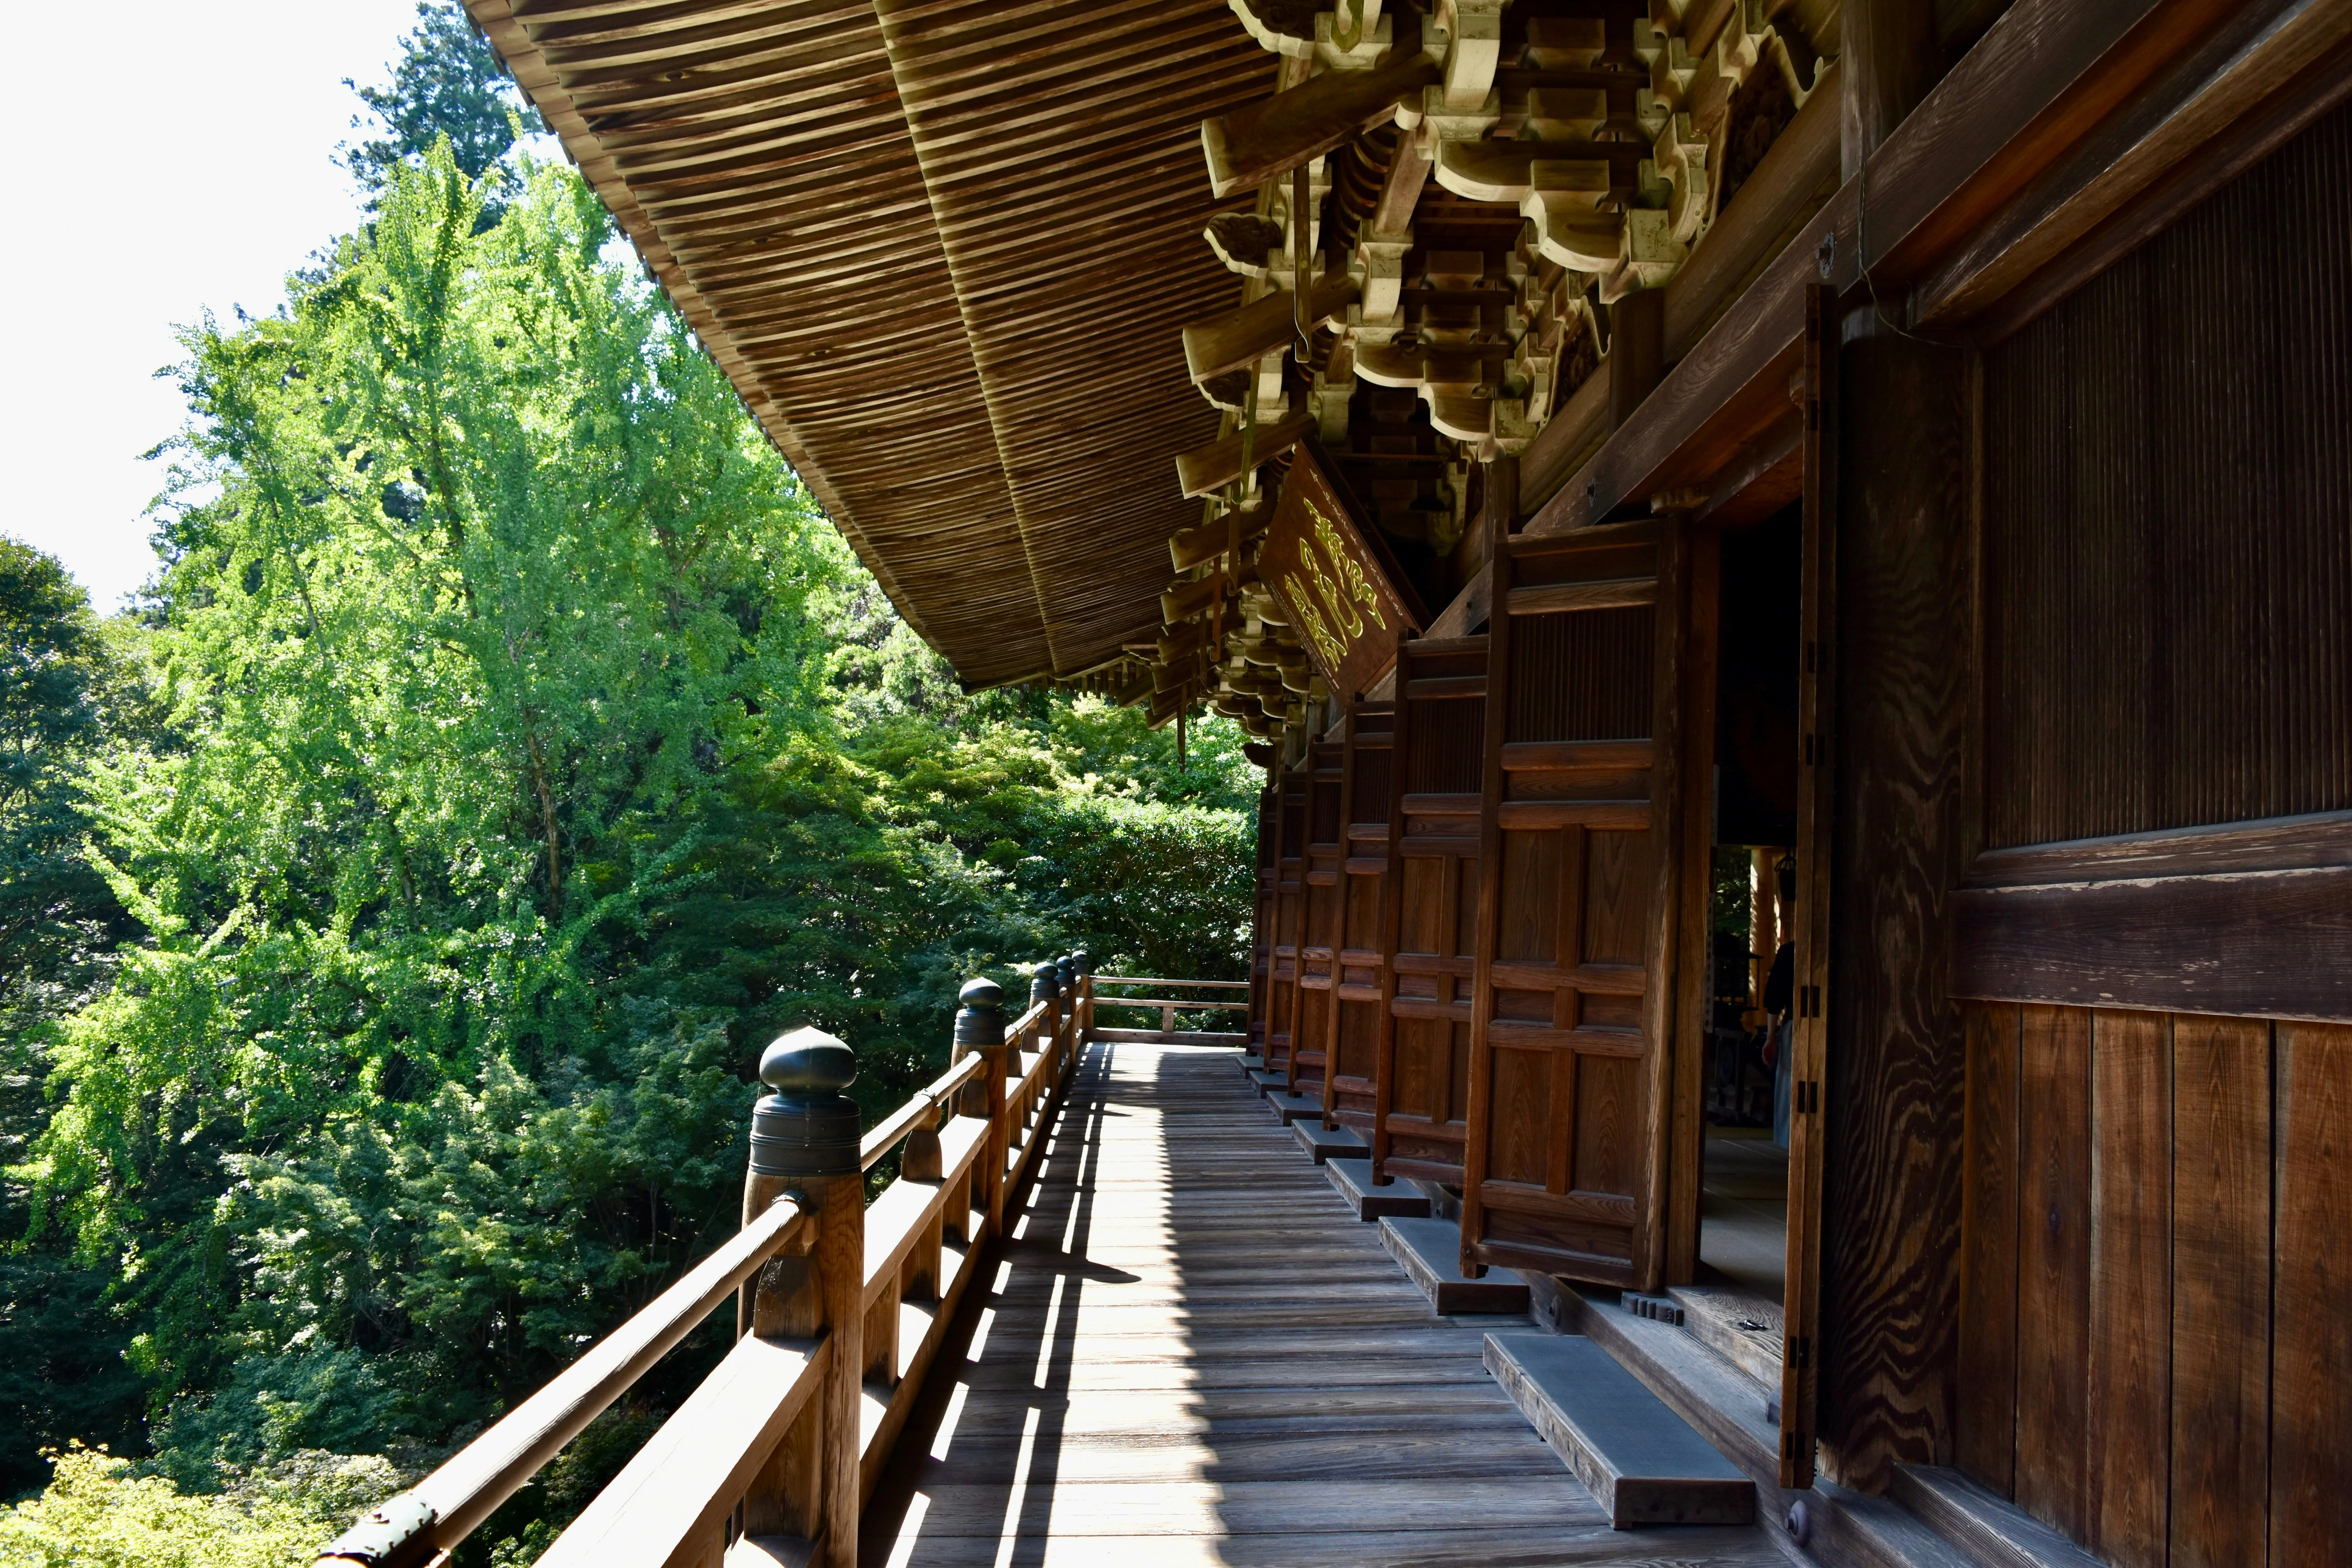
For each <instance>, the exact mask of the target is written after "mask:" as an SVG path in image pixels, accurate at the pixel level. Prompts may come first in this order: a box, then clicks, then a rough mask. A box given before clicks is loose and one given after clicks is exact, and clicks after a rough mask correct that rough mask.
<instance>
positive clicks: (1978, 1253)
mask: <svg viewBox="0 0 2352 1568" xmlns="http://www.w3.org/2000/svg"><path fill="white" fill-rule="evenodd" d="M1963 1017H1964V1018H1965V1020H1966V1022H1965V1028H1966V1030H1967V1039H1968V1055H1969V1061H1968V1106H1967V1113H1966V1114H1967V1120H1968V1126H1967V1132H1966V1142H1967V1145H1968V1153H1967V1156H1966V1159H1967V1164H1966V1169H1965V1171H1964V1173H1963V1179H1962V1184H1961V1188H1960V1345H1959V1377H1958V1390H1957V1392H1958V1399H1957V1400H1955V1401H1954V1405H1953V1411H1952V1454H1953V1460H1954V1462H1955V1463H1956V1464H1957V1465H1958V1467H1959V1468H1961V1469H1963V1470H1966V1471H1967V1472H1968V1473H1969V1475H1971V1476H1973V1477H1975V1478H1976V1479H1978V1480H1979V1481H1981V1482H1983V1483H1984V1484H1985V1485H1986V1486H1988V1487H1990V1488H1991V1489H1993V1490H1994V1491H1996V1492H1998V1493H2000V1495H2001V1496H2002V1497H2013V1496H2014V1495H2015V1480H2016V1466H2017V1401H2018V1395H2019V1390H2018V1384H2017V1248H2018V1176H2019V1145H2018V1104H2019V1093H2020V1084H2019V1073H2020V1070H2021V1064H2020V1061H2019V1057H2018V1050H2019V1046H2020V1042H2021V1038H2022V1032H2023V1029H2024V1017H2023V1014H2022V1010H2021V1009H2020V1008H2019V1007H2018V1006H2016V1005H2014V1004H2010V1003H2000V1002H1992V1003H1981V1004H1978V1005H1971V1006H1969V1007H1968V1008H1966V1009H1965V1011H1964V1013H1963ZM2167 1179H2168V1181H2169V1177H2168V1178H2167Z"/></svg>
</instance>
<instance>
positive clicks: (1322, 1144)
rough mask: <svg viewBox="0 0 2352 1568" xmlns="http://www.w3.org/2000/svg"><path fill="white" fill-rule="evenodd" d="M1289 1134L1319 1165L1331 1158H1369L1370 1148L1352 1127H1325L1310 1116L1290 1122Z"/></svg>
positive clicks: (1308, 1156)
mask: <svg viewBox="0 0 2352 1568" xmlns="http://www.w3.org/2000/svg"><path fill="white" fill-rule="evenodd" d="M1290 1135H1291V1136H1292V1137H1294V1138H1296V1139H1297V1140H1298V1146H1299V1147H1300V1148H1302V1149H1304V1150H1306V1151H1307V1158H1308V1159H1310V1160H1312V1161H1314V1162H1315V1163H1317V1164H1318V1165H1320V1164H1322V1163H1324V1162H1326V1161H1328V1160H1332V1159H1340V1160H1345V1159H1349V1158H1358V1159H1369V1158H1370V1156H1371V1150H1370V1148H1369V1147H1367V1146H1366V1144H1365V1142H1364V1141H1363V1140H1362V1139H1361V1138H1359V1137H1358V1136H1356V1130H1355V1129H1354V1128H1352V1127H1326V1126H1324V1125H1323V1123H1322V1122H1321V1121H1318V1120H1315V1119H1312V1118H1309V1119H1307V1120H1306V1121H1294V1122H1292V1123H1291V1124H1290Z"/></svg>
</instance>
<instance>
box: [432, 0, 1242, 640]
mask: <svg viewBox="0 0 2352 1568" xmlns="http://www.w3.org/2000/svg"><path fill="white" fill-rule="evenodd" d="M467 9H468V10H469V11H470V12H471V13H472V15H473V17H474V19H475V21H476V22H477V23H478V25H479V26H481V28H482V29H483V31H484V32H485V33H486V34H487V35H488V37H489V39H490V42H491V43H492V44H493V45H494V46H495V47H497V48H498V50H499V54H500V55H501V56H502V57H503V58H505V60H506V62H507V65H508V68H509V69H510V70H511V71H512V72H513V73H514V76H515V79H516V81H517V82H518V83H520V86H521V87H522V89H523V91H524V92H525V93H526V94H527V95H528V96H529V97H530V100H531V101H532V102H533V103H534V104H536V105H537V106H538V107H539V110H540V111H541V114H542V115H544V116H545V117H546V120H547V122H548V124H549V126H550V128H551V130H553V131H554V132H555V133H556V134H557V135H558V136H559V137H560V138H561V139H562V142H563V144H564V147H565V149H566V150H567V151H568V152H569V153H570V154H571V156H572V160H573V161H574V162H575V163H577V164H578V165H579V167H580V169H581V172H582V173H583V175H585V176H586V178H587V179H588V181H589V183H590V184H592V185H593V187H594V189H595V190H596V192H597V194H598V195H600V196H602V197H603V198H604V203H605V205H607V206H608V207H609V208H610V209H611V210H612V212H613V215H614V218H615V219H616V220H617V221H618V223H619V224H620V226H621V228H622V229H623V231H624V232H625V233H626V234H627V235H628V237H629V238H630V239H631V241H632V242H633V243H634V244H635V246H636V248H637V250H638V253H639V254H640V255H641V256H642V257H643V258H645V261H646V267H647V268H648V269H649V270H650V271H651V273H652V274H653V276H654V278H655V279H656V280H657V281H658V282H659V283H660V285H661V286H662V288H663V289H665V290H666V291H667V293H668V294H669V296H670V298H671V300H673V301H675V302H676V304H677V308H678V310H680V311H681V312H682V313H683V314H684V316H685V317H686V319H687V321H688V322H689V323H690V324H691V325H692V327H693V328H694V331H695V332H696V334H697V336H698V337H699V338H700V340H701V341H702V342H703V345H704V346H705V347H706V348H707V349H709V352H710V353H711V355H712V356H713V358H714V359H715V360H716V361H717V362H718V363H719V366H720V367H721V368H722V369H723V370H724V371H725V372H726V373H727V375H728V376H729V378H730V380H731V381H732V382H733V384H734V385H735V388H736V390H737V391H738V392H739V393H740V395H742V398H743V400H744V403H745V405H747V406H748V407H749V408H750V409H751V413H752V415H753V416H754V417H756V418H757V419H758V420H759V421H760V423H761V426H762V427H763V428H764V429H765V430H766V431H767V432H768V435H769V437H771V438H772V440H773V441H774V442H775V443H776V446H777V447H778V448H779V449H780V450H781V451H782V453H783V454H784V455H785V457H786V458H789V459H790V460H791V461H792V463H793V467H794V468H796V469H797V470H798V471H799V473H800V475H801V478H802V479H803V480H804V481H805V482H806V483H807V484H808V486H809V488H810V489H811V490H812V491H813V492H814V494H815V495H816V497H817V499H818V500H819V501H820V502H821V503H822V504H823V505H824V508H825V510H826V512H827V514H828V515H829V516H830V517H831V518H832V520H833V521H834V523H835V525H836V526H837V527H839V528H840V530H841V531H842V533H843V535H844V536H845V538H847V539H848V541H849V542H850V544H851V545H852V547H853V548H855V549H856V552H857V553H858V555H859V557H860V559H862V560H863V561H864V562H865V563H866V565H867V566H868V567H869V568H870V569H871V570H872V571H873V573H874V574H875V576H876V577H877V579H878V580H879V581H880V582H881V584H882V586H883V589H884V591H885V592H886V593H887V594H888V595H889V596H890V600H891V602H892V603H893V604H894V605H897V606H898V610H899V612H900V613H901V614H902V615H904V616H906V617H907V620H908V624H909V625H911V626H913V627H914V628H915V630H916V631H917V632H918V633H919V635H920V636H921V637H923V638H924V640H926V641H927V642H929V643H930V644H931V645H932V646H933V647H936V648H938V649H939V650H940V652H941V653H942V654H944V655H945V656H946V657H947V658H948V660H949V661H950V663H951V664H953V665H954V667H955V668H956V671H957V673H958V674H959V675H960V676H961V678H962V679H964V681H965V682H966V683H967V684H968V685H970V686H973V687H983V686H992V685H999V684H1003V683H1006V682H1011V681H1017V680H1023V679H1032V678H1035V677H1041V676H1068V675H1072V674H1076V673H1078V672H1080V671H1084V670H1087V669H1089V668H1095V667H1097V666H1099V665H1101V664H1102V663H1103V662H1104V661H1105V660H1107V659H1109V658H1115V657H1117V655H1118V651H1119V644H1120V642H1121V641H1122V640H1123V639H1128V638H1131V637H1133V636H1134V635H1135V634H1136V632H1137V631H1138V629H1139V628H1143V627H1156V626H1158V625H1159V608H1158V605H1157V602H1156V601H1157V595H1158V593H1159V591H1160V589H1161V588H1162V587H1164V586H1165V585H1166V582H1167V577H1168V544H1167V542H1168V538H1169V536H1170V535H1171V534H1173V533H1175V532H1177V531H1180V530H1181V529H1183V528H1185V527H1187V526H1190V525H1191V524H1192V523H1195V522H1197V521H1199V512H1198V509H1197V506H1196V504H1194V503H1191V502H1187V501H1186V500H1184V499H1183V498H1182V497H1181V495H1180V494H1178V492H1177V490H1176V489H1175V488H1174V487H1173V486H1171V484H1170V483H1169V482H1168V478H1167V458H1168V454H1170V453H1172V452H1178V451H1182V450H1186V449H1189V448H1191V447H1197V446H1198V445H1200V444H1201V442H1202V441H1203V440H1204V439H1207V438H1209V437H1212V436H1213V435H1214V433H1215V430H1216V425H1217V416H1216V414H1215V412H1214V410H1213V409H1211V408H1210V407H1208V406H1207V405H1205V404H1203V403H1202V399H1201V397H1200V395H1199V394H1198V393H1197V392H1195V391H1194V390H1193V388H1192V384H1191V383H1190V381H1189V380H1188V379H1187V377H1186V374H1185V371H1184V363H1183V359H1182V356H1181V354H1179V353H1172V352H1171V347H1172V345H1173V344H1174V343H1175V342H1177V340H1178V337H1179V333H1180V332H1181V328H1182V327H1183V325H1184V324H1185V323H1187V322H1189V321H1197V320H1199V319H1201V318H1202V317H1203V316H1207V315H1211V314H1213V313H1215V312H1216V311H1217V310H1221V309H1223V308H1226V307H1227V306H1228V305H1229V304H1230V300H1231V294H1232V289H1233V278H1232V275H1231V274H1230V273H1228V272H1227V271H1226V270H1225V269H1224V268H1223V266H1221V265H1220V264H1219V262H1218V261H1217V259H1216V257H1215V256H1214V254H1213V252H1211V251H1210V249H1209V248H1208V247H1207V246H1205V245H1203V244H1202V243H1201V239H1200V234H1201V230H1202V227H1203V226H1205V225H1206V223H1207V221H1208V219H1209V217H1210V216H1212V215H1213V213H1214V212H1215V211H1217V210H1219V207H1220V205H1221V204H1218V203H1216V202H1214V201H1213V199H1212V197H1211V196H1210V195H1209V191H1208V187H1207V184H1206V182H1205V181H1204V180H1203V179H1202V174H1201V153H1200V126H1201V122H1202V121H1203V120H1206V119H1210V118H1213V117H1214V116H1217V115H1220V114H1223V113H1225V112H1227V111H1229V110H1233V109H1234V108H1236V107H1238V106H1239V105H1241V104H1243V103H1244V102H1247V101H1250V100H1254V99H1255V98H1258V97H1261V96H1263V94H1264V93H1265V91H1266V90H1267V83H1268V81H1269V80H1270V79H1271V78H1272V76H1273V74H1274V68H1275V66H1274V62H1273V61H1272V60H1271V59H1270V58H1268V57H1267V56H1266V55H1265V53H1264V52H1263V51H1262V50H1261V49H1260V48H1259V47H1257V46H1256V45H1255V43H1254V42H1252V41H1251V39H1250V38H1249V37H1248V35H1247V34H1246V33H1245V32H1244V31H1243V30H1242V29H1240V28H1239V27H1236V26H1234V16H1233V13H1232V11H1231V10H1230V9H1229V8H1228V7H1227V6H1226V5H1224V4H1223V0H1180V3H1179V4H1176V5H1169V6H1152V7H1145V8H1142V9H1138V8H1136V7H1133V6H1121V5H1109V4H1107V3H1104V0H1048V3H1045V4H1019V3H1016V4H1013V5H981V4H973V3H969V0H967V3H965V4H961V5H958V4H946V5H942V4H905V3H893V0H882V3H879V4H875V3H871V0H856V3H855V4H843V3H839V0H833V3H827V0H793V3H790V4H785V5H772V4H771V5H750V4H729V5H676V4H655V3H648V0H622V3H617V4H605V3H601V0H599V3H595V4H577V3H573V4H564V3H546V4H531V3H530V0H467ZM1222 205H1225V206H1230V205H1234V204H1232V203H1226V204H1222Z"/></svg>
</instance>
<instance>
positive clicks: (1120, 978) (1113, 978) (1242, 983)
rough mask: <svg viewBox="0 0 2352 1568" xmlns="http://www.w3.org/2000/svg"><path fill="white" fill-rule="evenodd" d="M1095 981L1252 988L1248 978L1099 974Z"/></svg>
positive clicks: (1103, 983)
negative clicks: (1205, 978) (1207, 978)
mask: <svg viewBox="0 0 2352 1568" xmlns="http://www.w3.org/2000/svg"><path fill="white" fill-rule="evenodd" d="M1094 982H1095V984H1097V985H1191V986H1193V987H1196V988H1198V989H1200V990H1204V991H1246V990H1248V989H1249V988H1250V983H1249V982H1248V981H1246V980H1171V979H1169V978H1167V977H1165V976H1162V975H1156V974H1097V975H1096V976H1094ZM1096 1000H1097V1001H1106V1000H1108V998H1106V997H1097V998H1096Z"/></svg>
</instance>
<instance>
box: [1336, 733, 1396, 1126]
mask: <svg viewBox="0 0 2352 1568" xmlns="http://www.w3.org/2000/svg"><path fill="white" fill-rule="evenodd" d="M1394 719H1395V715H1394V713H1393V711H1392V710H1391V709H1390V707H1389V706H1388V705H1387V704H1386V703H1374V702H1357V703H1355V704H1353V705H1352V706H1351V707H1350V709H1349V714H1348V721H1347V731H1346V739H1345V744H1346V748H1347V749H1346V753H1345V755H1346V762H1345V767H1344V773H1343V777H1342V780H1341V783H1340V790H1339V799H1340V811H1339V816H1340V824H1341V833H1342V836H1343V837H1345V839H1346V853H1345V857H1344V858H1342V859H1341V861H1340V863H1339V870H1340V911H1339V967H1338V972H1337V984H1336V985H1335V987H1334V989H1333V992H1332V1019H1331V1047H1330V1048H1331V1060H1330V1064H1329V1068H1330V1076H1329V1079H1328V1093H1329V1100H1328V1107H1327V1110H1326V1115H1325V1121H1326V1124H1327V1125H1329V1126H1334V1127H1337V1126H1348V1127H1352V1128H1354V1129H1356V1131H1359V1132H1360V1133H1364V1134H1366V1135H1367V1137H1366V1142H1370V1137H1369V1134H1370V1131H1371V1130H1372V1122H1373V1118H1374V1116H1375V1114H1376V1110H1377V1107H1378V1104H1379V1087H1378V1083H1377V1079H1378V1076H1379V1072H1380V1063H1381V1041H1382V1038H1383V1037H1384V1036H1385V1035H1386V1032H1387V1028H1388V1023H1389V1011H1388V1001H1389V998H1388V992H1387V990H1386V984H1387V980H1388V972H1389V960H1390V959H1391V956H1393V954H1392V952H1391V949H1389V948H1388V947H1387V946H1386V945H1385V942H1384V940H1383V928H1382V925H1381V908H1382V899H1383V898H1384V896H1385V893H1386V889H1387V883H1388V878H1389V874H1390V871H1391V868H1392V867H1393V866H1394V864H1395V861H1394V858H1393V857H1392V855H1391V849H1390V845H1389V805H1390V801H1389V779H1390V765H1389V764H1390V760H1391V741H1392V740H1393V738H1394V733H1393V728H1392V726H1393V722H1394Z"/></svg>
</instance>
